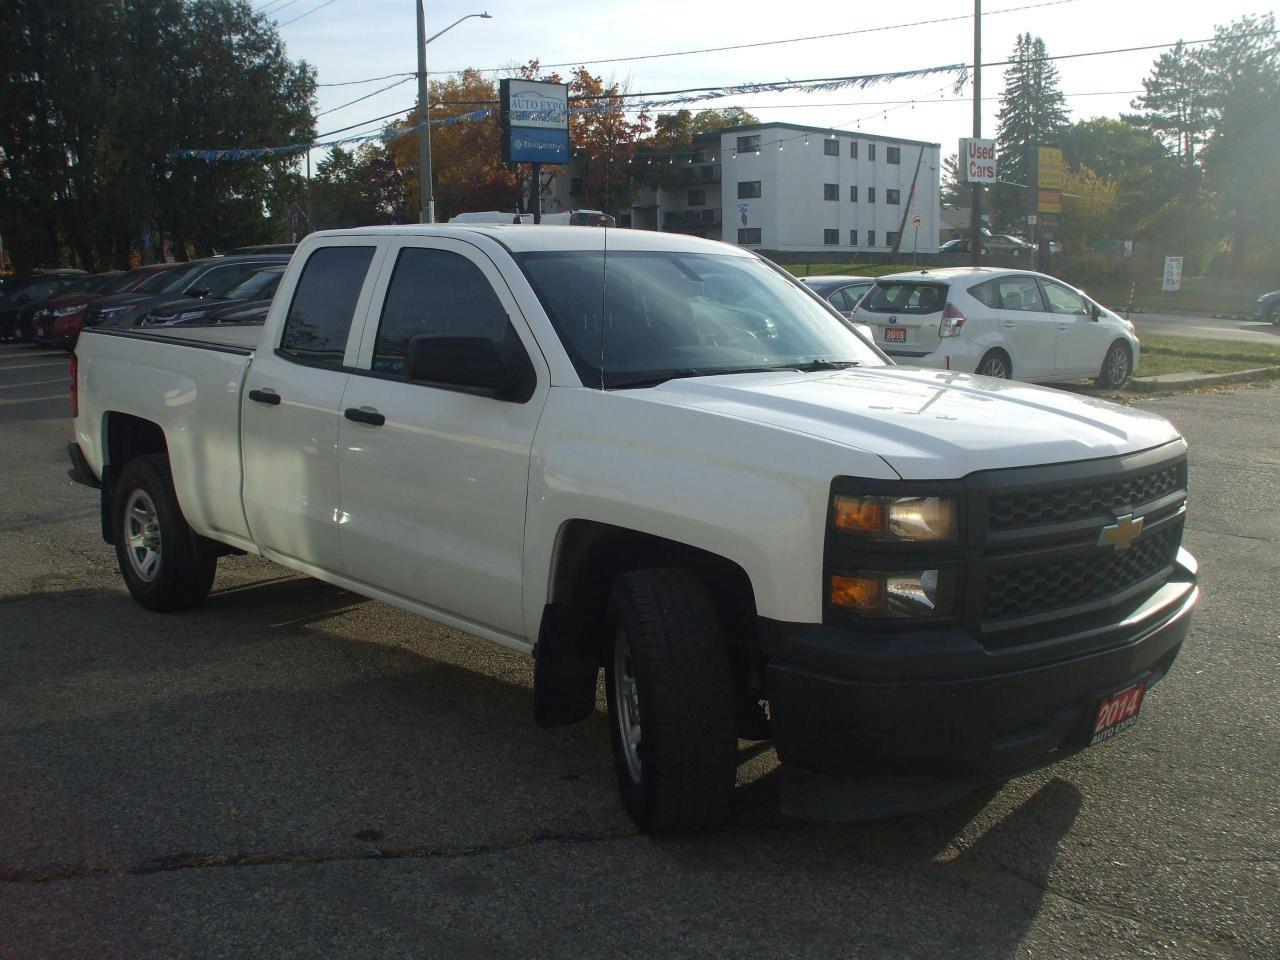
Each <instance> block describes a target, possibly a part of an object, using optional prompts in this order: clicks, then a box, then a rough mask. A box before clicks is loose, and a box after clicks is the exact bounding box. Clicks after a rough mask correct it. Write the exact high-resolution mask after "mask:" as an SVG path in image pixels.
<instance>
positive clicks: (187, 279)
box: [146, 263, 208, 293]
mask: <svg viewBox="0 0 1280 960" xmlns="http://www.w3.org/2000/svg"><path fill="white" fill-rule="evenodd" d="M207 267H208V264H206V263H192V264H188V265H187V266H185V267H176V268H175V269H173V270H166V271H165V273H164V274H163V275H164V276H165V277H168V280H166V281H165V282H164V283H162V284H160V286H159V287H156V288H155V289H154V290H147V291H146V292H147V293H176V292H178V291H181V290H185V289H186V288H187V287H188V286H189V285H190V283H191V281H192V280H194V279H195V278H196V277H198V276H199V275H200V274H201V273H203V272H204V271H205V269H206V268H207Z"/></svg>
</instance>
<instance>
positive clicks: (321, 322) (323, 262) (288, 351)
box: [280, 247, 373, 367]
mask: <svg viewBox="0 0 1280 960" xmlns="http://www.w3.org/2000/svg"><path fill="white" fill-rule="evenodd" d="M372 260H373V247H321V248H320V249H319V250H317V251H316V252H315V253H313V254H311V256H310V257H308V258H307V265H306V266H305V267H303V268H302V277H301V279H300V280H298V287H297V289H296V290H294V292H293V302H292V303H290V304H289V315H288V316H287V317H286V318H285V321H284V334H283V335H282V336H281V338H280V352H281V353H283V354H284V355H285V356H288V357H292V358H293V359H295V360H300V361H303V362H304V363H315V364H321V365H323V366H327V367H341V366H342V356H343V354H344V353H346V350H347V335H348V334H349V333H350V332H351V318H352V317H353V316H354V315H355V310H356V301H358V300H359V299H360V288H361V287H363V286H364V278H365V274H366V273H368V272H369V264H370V262H371V261H372Z"/></svg>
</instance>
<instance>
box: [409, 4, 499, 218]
mask: <svg viewBox="0 0 1280 960" xmlns="http://www.w3.org/2000/svg"><path fill="white" fill-rule="evenodd" d="M417 4H418V122H419V123H420V124H421V125H422V131H421V132H420V133H419V134H418V178H419V180H420V181H421V182H420V184H419V190H418V222H419V223H435V222H436V200H435V194H434V192H433V191H432V188H431V113H430V107H429V106H428V104H427V44H428V43H430V42H431V41H432V40H434V39H436V37H439V36H441V35H442V34H445V33H448V32H449V31H450V30H452V29H453V28H454V27H456V26H457V25H458V24H460V23H461V22H462V21H463V20H470V19H471V18H472V17H478V18H480V19H481V20H491V19H493V18H492V17H490V16H489V14H487V13H468V14H467V15H466V16H465V17H459V18H458V19H457V20H455V21H453V23H451V24H449V25H448V26H447V27H445V28H444V29H443V30H441V31H440V32H439V33H433V34H432V35H431V36H429V37H428V36H427V15H426V13H425V12H424V10H423V8H422V4H423V0H417Z"/></svg>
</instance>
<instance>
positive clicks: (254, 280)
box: [218, 267, 284, 300]
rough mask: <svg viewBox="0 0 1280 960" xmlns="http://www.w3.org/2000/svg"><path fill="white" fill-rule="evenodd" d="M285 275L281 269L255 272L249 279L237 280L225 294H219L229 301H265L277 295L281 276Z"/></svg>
mask: <svg viewBox="0 0 1280 960" xmlns="http://www.w3.org/2000/svg"><path fill="white" fill-rule="evenodd" d="M283 273H284V269H283V268H281V267H272V268H269V269H267V270H255V271H254V272H253V273H251V274H249V275H248V276H247V277H239V278H237V282H236V284H235V285H234V286H233V287H231V288H230V289H229V290H227V291H226V292H224V293H220V294H218V296H220V297H226V298H227V299H228V300H265V299H266V298H267V297H269V296H271V295H272V294H273V293H275V290H276V285H277V284H279V283H280V276H281V275H282V274H283Z"/></svg>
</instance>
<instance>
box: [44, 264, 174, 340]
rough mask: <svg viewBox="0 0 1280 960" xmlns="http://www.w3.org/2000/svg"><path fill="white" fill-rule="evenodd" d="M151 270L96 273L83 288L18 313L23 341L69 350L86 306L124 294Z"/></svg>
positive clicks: (74, 289) (141, 268) (138, 283)
mask: <svg viewBox="0 0 1280 960" xmlns="http://www.w3.org/2000/svg"><path fill="white" fill-rule="evenodd" d="M155 272H156V271H155V268H154V267H139V268H137V269H135V270H119V271H115V272H112V273H100V274H96V275H95V276H94V277H93V278H92V279H91V281H89V282H87V283H86V284H84V285H83V286H79V285H75V284H73V285H72V286H71V287H68V288H67V289H66V290H64V291H63V292H62V293H60V294H58V295H57V296H56V297H50V298H49V299H48V300H45V301H44V302H43V303H41V304H39V305H38V306H37V307H28V308H26V309H24V310H23V311H22V313H21V314H19V326H20V327H21V329H22V338H23V339H24V340H27V339H30V340H34V341H35V342H36V343H41V344H49V345H53V346H60V347H66V348H67V349H68V350H69V349H71V348H72V347H73V346H74V345H75V342H76V339H77V338H78V337H79V336H80V325H81V323H82V322H83V321H84V311H85V308H86V307H88V306H89V304H91V303H94V302H95V301H98V300H101V299H102V298H103V297H109V296H111V295H113V294H117V293H128V292H130V291H132V290H136V289H137V288H138V286H139V285H141V284H142V283H144V282H145V281H146V280H147V279H148V278H150V277H151V276H153V275H154V274H155Z"/></svg>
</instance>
